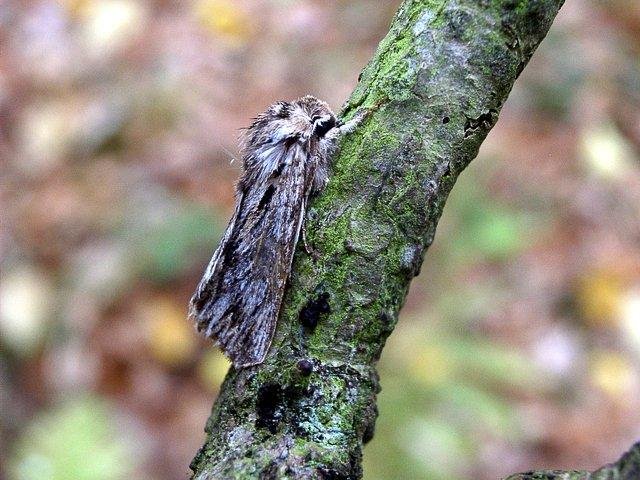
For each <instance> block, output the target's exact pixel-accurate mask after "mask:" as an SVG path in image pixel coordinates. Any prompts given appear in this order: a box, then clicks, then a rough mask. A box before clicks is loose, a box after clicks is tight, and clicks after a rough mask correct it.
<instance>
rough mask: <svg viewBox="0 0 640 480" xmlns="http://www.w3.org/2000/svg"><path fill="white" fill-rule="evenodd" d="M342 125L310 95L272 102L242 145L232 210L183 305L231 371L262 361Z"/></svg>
mask: <svg viewBox="0 0 640 480" xmlns="http://www.w3.org/2000/svg"><path fill="white" fill-rule="evenodd" d="M363 116H364V114H362V113H360V114H357V115H356V117H355V118H354V119H353V120H350V121H349V122H346V123H344V124H343V123H342V122H339V121H338V120H337V119H336V115H335V114H334V113H333V112H332V111H331V109H330V108H329V106H328V105H327V104H326V103H325V102H323V101H321V100H318V99H317V98H315V97H312V96H310V95H309V96H305V97H302V98H300V99H298V100H295V101H292V102H277V103H274V104H273V105H271V106H270V107H269V108H268V109H267V110H266V111H265V112H264V113H262V114H260V115H258V116H257V117H256V118H255V119H254V122H253V123H252V124H251V126H250V127H248V128H247V129H246V131H245V133H244V135H243V138H242V142H241V155H242V162H243V173H242V176H241V177H240V180H239V181H238V183H237V184H236V205H235V211H234V213H233V216H232V217H231V220H230V221H229V224H228V226H227V228H226V230H225V232H224V235H223V237H222V240H221V242H220V245H219V246H218V248H217V249H216V250H215V252H214V254H213V257H212V258H211V261H210V262H209V265H208V266H207V268H206V270H205V272H204V275H203V277H202V280H200V283H199V285H198V287H197V289H196V291H195V293H194V294H193V297H192V298H191V301H190V304H189V317H190V318H191V319H192V320H193V321H195V323H196V326H197V328H198V330H199V331H201V332H203V333H204V334H205V335H206V336H207V337H209V338H211V339H213V340H214V341H215V342H216V343H217V344H218V345H219V346H220V347H221V348H222V350H223V351H224V353H225V354H226V355H227V356H228V357H229V358H230V359H231V361H232V362H233V364H234V366H235V367H236V368H241V367H248V366H252V365H257V364H259V363H262V362H263V361H264V359H265V357H266V355H267V352H268V350H269V347H270V345H271V341H272V339H273V335H274V332H275V329H276V323H277V320H278V314H279V312H280V306H281V304H282V298H283V294H284V291H285V286H286V283H287V279H288V277H289V272H290V270H291V263H292V261H293V254H294V251H295V248H296V244H297V242H298V239H299V237H300V236H301V232H302V235H304V231H303V228H304V227H303V224H304V218H305V213H306V211H307V204H308V202H309V198H310V196H311V195H314V194H316V193H317V192H319V191H320V190H322V189H323V188H324V187H325V185H326V184H327V182H328V179H329V167H330V160H331V157H332V155H333V154H334V153H335V150H336V148H337V142H338V139H339V138H340V137H341V135H343V134H345V133H347V132H349V131H351V130H353V129H354V128H355V126H356V125H357V124H358V123H359V122H360V121H361V120H362V118H363Z"/></svg>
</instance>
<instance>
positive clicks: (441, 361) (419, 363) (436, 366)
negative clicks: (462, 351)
mask: <svg viewBox="0 0 640 480" xmlns="http://www.w3.org/2000/svg"><path fill="white" fill-rule="evenodd" d="M451 362H452V360H451V358H449V357H448V356H447V352H446V351H445V350H444V349H442V348H440V347H438V346H437V345H429V346H426V347H424V348H422V349H421V350H420V351H419V352H417V353H416V354H415V355H413V356H412V360H411V363H410V364H409V369H410V370H409V373H410V374H411V376H412V377H413V378H415V379H416V380H418V381H420V382H421V383H423V384H425V385H427V386H433V385H438V384H442V383H444V382H446V381H447V379H449V378H450V377H451V375H452V374H453V369H452V367H451Z"/></svg>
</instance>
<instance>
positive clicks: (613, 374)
mask: <svg viewBox="0 0 640 480" xmlns="http://www.w3.org/2000/svg"><path fill="white" fill-rule="evenodd" d="M590 374H591V381H592V382H593V384H594V385H595V386H596V387H598V388H600V389H601V390H602V391H604V392H605V393H607V394H608V395H611V396H612V397H623V396H625V395H626V394H627V393H628V392H629V391H630V390H631V388H632V387H633V385H634V384H635V383H636V382H637V381H638V378H637V374H636V372H635V370H634V368H633V365H632V364H631V362H630V361H629V360H628V359H627V358H626V357H624V356H622V355H621V354H619V353H616V352H601V353H599V354H597V355H596V356H595V357H594V358H593V360H592V362H591V370H590Z"/></svg>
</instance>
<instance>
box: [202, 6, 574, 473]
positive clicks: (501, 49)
mask: <svg viewBox="0 0 640 480" xmlns="http://www.w3.org/2000/svg"><path fill="white" fill-rule="evenodd" d="M562 3H563V0H405V1H404V2H403V3H402V5H401V6H400V8H399V10H398V12H397V14H396V16H395V18H394V20H393V22H392V25H391V28H390V31H389V33H388V35H387V36H386V37H385V39H384V40H383V41H382V42H381V43H380V45H379V47H378V50H377V52H376V54H375V56H374V58H373V59H372V60H371V62H370V63H369V65H368V66H367V67H366V68H365V70H364V71H363V72H362V76H361V78H360V82H359V84H358V86H357V87H356V89H355V91H354V92H353V94H352V96H351V98H350V99H349V101H348V102H347V103H346V105H345V108H344V111H343V115H344V116H345V117H346V118H350V117H351V116H353V115H354V113H355V112H356V111H357V110H360V109H366V110H369V111H370V115H369V116H368V117H367V119H366V120H365V121H364V122H363V124H362V125H361V126H360V127H359V128H358V129H357V130H356V132H354V133H353V134H351V135H349V136H347V137H346V138H345V139H344V141H343V142H342V145H341V151H340V153H339V155H338V156H337V158H336V159H335V165H334V171H333V174H332V177H331V180H330V183H329V186H328V187H327V188H326V190H325V191H324V192H323V193H322V195H320V196H319V197H318V198H316V199H314V201H313V202H312V204H311V206H310V210H309V212H308V215H307V219H306V225H307V238H308V241H309V242H310V243H311V244H312V245H313V247H314V249H315V250H317V251H318V252H319V254H320V257H319V258H318V259H315V258H311V257H310V256H308V255H307V254H306V253H305V251H304V249H303V248H302V246H299V248H298V251H297V253H296V257H295V260H294V265H293V269H292V274H291V278H290V284H289V287H288V290H287V293H286V295H285V300H284V304H283V308H282V312H281V315H280V318H279V324H278V329H277V332H276V337H275V339H274V341H273V344H272V347H271V350H270V352H269V355H268V357H267V359H266V361H265V362H264V363H263V364H261V365H258V366H256V367H252V368H246V369H242V370H239V371H238V370H234V369H231V370H230V372H229V373H228V375H227V378H226V379H225V381H224V383H223V385H222V389H221V392H220V395H219V398H218V400H217V401H216V404H215V405H214V407H213V411H212V413H211V416H210V418H209V420H208V422H207V426H206V432H207V439H206V443H205V444H204V446H203V447H202V448H201V450H200V451H199V452H198V454H197V456H196V457H195V459H194V460H193V462H192V465H191V467H192V469H193V471H194V478H197V479H199V480H204V479H226V478H269V479H271V478H295V479H311V478H331V479H351V478H354V479H355V478H360V477H361V475H362V467H361V459H362V445H363V444H364V443H366V442H367V441H368V440H370V439H371V438H372V436H373V431H374V424H375V419H376V415H377V410H376V403H375V401H376V394H377V392H378V391H379V384H378V376H377V373H376V370H375V364H376V361H377V359H378V358H379V356H380V353H381V351H382V347H383V346H384V343H385V340H386V338H387V337H388V335H389V334H390V333H391V331H392V330H393V328H394V326H395V324H396V321H397V318H398V312H399V310H400V308H401V306H402V304H403V302H404V299H405V296H406V293H407V290H408V288H409V283H410V281H411V279H412V278H413V277H414V276H415V275H417V274H418V272H419V270H420V266H421V264H422V259H423V257H424V253H425V251H426V249H427V248H428V246H429V245H430V244H431V241H432V239H433V236H434V233H435V229H436V225H437V222H438V219H439V218H440V214H441V212H442V208H443V206H444V203H445V200H446V198H447V195H448V193H449V191H450V190H451V188H452V187H453V184H454V182H455V180H456V178H457V176H458V175H459V174H460V172H461V171H462V170H463V169H464V168H465V167H466V166H467V165H468V164H469V162H470V161H471V160H472V159H473V158H474V157H475V156H476V154H477V153H478V149H479V147H480V144H481V142H482V141H483V140H484V138H485V137H486V135H487V133H488V132H489V130H490V129H491V128H492V126H493V125H494V123H495V122H496V120H497V117H498V113H499V112H500V109H501V108H502V105H503V103H504V101H505V100H506V98H507V95H508V93H509V91H510V90H511V87H512V86H513V83H514V81H515V80H516V78H517V77H518V75H519V73H520V72H521V71H522V69H523V68H524V66H525V65H526V64H527V62H528V60H529V58H530V57H531V55H532V54H533V52H534V50H535V49H536V47H537V46H538V44H539V43H540V42H541V41H542V39H543V38H544V36H545V35H546V33H547V31H548V29H549V27H550V25H551V22H552V21H553V19H554V17H555V15H556V14H557V12H558V9H559V8H560V6H561V5H562ZM425 367H426V366H425Z"/></svg>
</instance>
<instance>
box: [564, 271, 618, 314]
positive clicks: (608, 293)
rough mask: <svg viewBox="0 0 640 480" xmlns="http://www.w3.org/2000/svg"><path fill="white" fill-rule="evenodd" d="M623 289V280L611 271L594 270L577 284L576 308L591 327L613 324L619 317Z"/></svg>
mask: <svg viewBox="0 0 640 480" xmlns="http://www.w3.org/2000/svg"><path fill="white" fill-rule="evenodd" d="M624 293H625V287H624V282H623V279H622V278H621V277H620V276H619V275H617V274H616V272H613V271H611V270H606V269H602V270H595V271H592V272H590V273H589V274H587V275H585V276H584V277H583V278H582V280H581V281H580V282H579V284H578V291H577V296H576V300H577V306H578V309H579V311H580V312H581V313H582V315H583V317H584V319H585V321H586V322H587V323H589V324H590V325H591V326H607V325H610V324H615V323H616V322H617V321H618V319H619V318H618V317H619V315H620V311H621V306H622V299H623V297H624Z"/></svg>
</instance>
